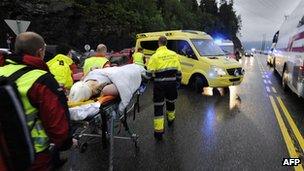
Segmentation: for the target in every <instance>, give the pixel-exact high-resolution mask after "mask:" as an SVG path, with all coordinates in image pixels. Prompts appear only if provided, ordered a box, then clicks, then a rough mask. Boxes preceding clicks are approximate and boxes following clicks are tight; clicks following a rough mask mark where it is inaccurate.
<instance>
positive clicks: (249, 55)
mask: <svg viewBox="0 0 304 171" xmlns="http://www.w3.org/2000/svg"><path fill="white" fill-rule="evenodd" d="M244 56H245V57H251V56H252V57H253V52H248V51H246V52H245V53H244Z"/></svg>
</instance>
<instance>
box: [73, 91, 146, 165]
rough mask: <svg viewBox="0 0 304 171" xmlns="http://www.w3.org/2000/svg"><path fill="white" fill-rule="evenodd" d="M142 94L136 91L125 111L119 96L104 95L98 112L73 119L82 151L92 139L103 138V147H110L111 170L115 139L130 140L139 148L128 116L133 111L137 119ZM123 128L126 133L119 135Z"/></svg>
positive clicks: (99, 100) (100, 100)
mask: <svg viewBox="0 0 304 171" xmlns="http://www.w3.org/2000/svg"><path fill="white" fill-rule="evenodd" d="M140 94H141V93H140V92H139V91H136V92H135V93H134V95H133V98H132V99H131V101H130V103H129V105H128V106H127V108H126V109H125V110H124V111H123V112H119V111H118V105H119V103H120V98H119V96H102V97H100V98H98V99H97V101H98V103H99V104H100V106H99V110H98V112H97V113H94V114H90V115H88V117H86V118H85V119H84V120H81V121H79V120H78V121H73V120H72V122H71V123H72V128H73V132H74V133H73V138H75V139H77V140H78V142H79V150H80V153H83V152H85V151H86V149H87V147H88V145H89V144H90V142H91V141H92V140H94V139H101V141H102V146H103V148H104V149H105V148H109V154H108V155H109V156H108V158H109V170H113V157H114V139H122V140H130V141H131V142H133V143H134V146H135V149H138V135H137V134H135V133H134V132H133V131H131V129H130V128H129V125H128V122H127V117H128V115H129V114H130V112H131V111H133V120H135V115H136V112H139V97H140ZM92 102H95V101H90V102H81V103H78V104H75V103H74V104H71V103H70V104H69V106H70V107H75V106H81V105H86V104H88V103H92ZM71 118H72V117H71ZM123 128H124V131H125V133H126V134H125V135H124V136H119V135H120V133H121V130H122V129H123Z"/></svg>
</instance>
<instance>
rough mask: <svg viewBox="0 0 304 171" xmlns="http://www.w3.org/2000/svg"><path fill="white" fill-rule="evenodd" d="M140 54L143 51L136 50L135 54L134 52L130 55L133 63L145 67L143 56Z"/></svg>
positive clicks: (140, 49)
mask: <svg viewBox="0 0 304 171" xmlns="http://www.w3.org/2000/svg"><path fill="white" fill-rule="evenodd" d="M142 52H143V49H142V48H138V49H137V52H135V53H134V54H133V55H132V58H133V63H135V64H137V65H140V66H143V67H144V66H145V56H144V54H143V53H142Z"/></svg>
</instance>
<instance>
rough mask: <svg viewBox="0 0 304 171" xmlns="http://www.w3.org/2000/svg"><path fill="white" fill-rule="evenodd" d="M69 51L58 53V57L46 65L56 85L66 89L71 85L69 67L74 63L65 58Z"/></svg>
mask: <svg viewBox="0 0 304 171" xmlns="http://www.w3.org/2000/svg"><path fill="white" fill-rule="evenodd" d="M69 51H70V50H69V49H67V51H65V52H58V53H59V54H58V55H56V56H55V57H54V58H53V59H51V60H49V61H48V62H47V63H46V64H47V65H48V67H49V69H50V71H51V73H52V74H53V75H54V77H55V79H56V80H57V81H58V83H59V84H60V85H61V86H63V87H65V88H66V89H70V88H71V87H72V85H73V77H72V73H73V72H72V70H71V65H72V64H73V63H74V62H73V60H72V59H71V58H70V57H69V56H67V54H68V53H69Z"/></svg>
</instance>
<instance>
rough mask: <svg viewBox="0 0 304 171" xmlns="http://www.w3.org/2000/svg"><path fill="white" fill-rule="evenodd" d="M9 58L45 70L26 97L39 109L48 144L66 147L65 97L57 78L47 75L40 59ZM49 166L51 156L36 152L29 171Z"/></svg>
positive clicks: (67, 143)
mask: <svg viewBox="0 0 304 171" xmlns="http://www.w3.org/2000/svg"><path fill="white" fill-rule="evenodd" d="M13 59H14V61H15V62H17V63H20V64H25V65H27V66H29V67H32V68H33V69H41V70H45V71H48V73H47V74H45V75H43V76H41V77H40V78H39V79H38V80H37V81H36V82H35V83H34V85H33V86H32V87H31V88H30V89H29V91H28V98H29V100H30V102H31V104H32V105H33V106H34V107H36V108H37V109H38V111H39V114H38V117H39V119H40V120H41V122H42V125H43V127H44V129H45V131H46V134H47V135H48V137H49V139H50V143H54V144H55V146H56V147H57V148H58V149H60V150H66V149H68V148H70V146H71V144H72V138H71V137H72V136H71V133H70V124H69V120H70V118H69V117H70V115H69V110H68V106H67V99H66V96H65V94H64V92H63V91H62V89H61V88H60V87H59V85H58V83H57V81H56V80H55V79H54V77H53V76H52V74H50V72H49V69H48V67H47V65H46V63H45V62H44V61H43V60H42V59H40V58H38V57H34V56H30V55H24V56H23V57H21V56H19V57H18V56H17V57H13ZM0 61H2V62H3V60H1V59H0ZM2 64H3V63H2ZM0 66H1V62H0ZM50 166H51V155H50V154H49V152H47V151H46V152H42V153H37V154H36V160H35V162H34V164H33V166H32V168H31V169H30V170H48V169H50Z"/></svg>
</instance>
